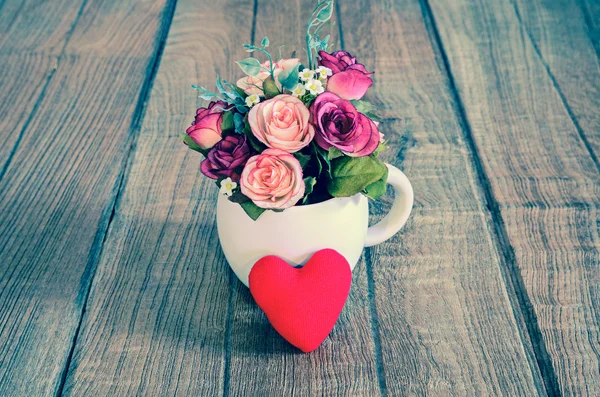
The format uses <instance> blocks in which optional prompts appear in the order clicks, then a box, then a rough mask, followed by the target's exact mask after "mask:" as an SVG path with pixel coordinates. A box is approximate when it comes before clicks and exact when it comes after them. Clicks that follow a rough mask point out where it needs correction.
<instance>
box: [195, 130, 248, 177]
mask: <svg viewBox="0 0 600 397" xmlns="http://www.w3.org/2000/svg"><path fill="white" fill-rule="evenodd" d="M251 154H252V150H251V149H250V146H249V145H248V138H247V137H246V135H243V134H235V135H228V136H226V137H224V138H223V139H222V140H221V141H219V142H217V144H216V145H215V146H213V148H212V149H211V150H210V152H208V155H207V157H206V159H204V161H202V164H200V171H202V173H203V174H204V175H206V176H207V177H209V178H212V179H219V178H220V177H224V178H231V180H232V181H234V182H239V181H240V175H241V173H242V169H243V168H244V165H246V162H247V161H248V159H249V158H250V156H251Z"/></svg>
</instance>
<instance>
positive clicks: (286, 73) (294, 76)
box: [277, 65, 300, 91]
mask: <svg viewBox="0 0 600 397" xmlns="http://www.w3.org/2000/svg"><path fill="white" fill-rule="evenodd" d="M299 67H300V65H296V66H294V67H293V68H291V69H287V70H283V71H281V73H279V75H278V76H277V80H279V82H280V83H281V86H282V87H283V88H287V89H288V90H290V91H291V90H293V89H294V87H296V85H298V68H299Z"/></svg>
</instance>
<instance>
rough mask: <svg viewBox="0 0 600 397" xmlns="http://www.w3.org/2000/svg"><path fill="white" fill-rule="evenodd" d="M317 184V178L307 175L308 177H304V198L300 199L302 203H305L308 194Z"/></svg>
mask: <svg viewBox="0 0 600 397" xmlns="http://www.w3.org/2000/svg"><path fill="white" fill-rule="evenodd" d="M316 184H317V178H315V177H314V176H309V177H308V178H304V198H303V199H302V204H306V201H307V200H308V195H309V194H311V193H312V192H313V190H314V188H315V185H316Z"/></svg>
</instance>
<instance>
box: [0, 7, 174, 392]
mask: <svg viewBox="0 0 600 397" xmlns="http://www.w3.org/2000/svg"><path fill="white" fill-rule="evenodd" d="M120 4H129V2H120ZM49 16H50V17H51V16H52V15H49ZM131 18H132V20H133V19H135V13H133V14H132V15H131ZM161 20H162V19H161V18H160V15H156V16H155V19H154V21H153V22H152V23H153V25H154V31H153V32H152V34H150V32H149V31H147V32H146V33H147V34H146V33H145V35H140V36H138V37H137V40H139V43H140V44H138V45H144V44H145V45H146V47H147V48H154V50H152V51H148V53H147V54H146V55H145V56H139V57H136V58H129V57H102V58H98V57H94V56H85V55H84V56H79V55H69V56H67V57H65V58H64V59H63V60H62V61H61V64H60V65H59V67H58V69H57V71H56V72H55V74H54V75H53V77H52V79H51V80H50V81H49V83H48V87H47V88H46V93H45V95H44V99H43V101H41V102H40V104H39V106H38V108H37V109H36V111H35V112H34V113H35V114H34V115H33V117H32V119H31V121H30V122H29V125H28V127H27V128H26V129H25V130H24V133H23V137H22V140H21V143H20V144H19V146H18V148H17V150H16V151H15V152H14V156H13V157H12V161H11V163H10V165H9V167H8V168H7V169H6V173H5V174H4V176H3V179H2V185H0V207H1V208H2V209H3V211H2V217H0V231H1V235H0V363H1V364H0V394H1V395H3V396H11V395H19V396H21V395H35V396H45V395H54V394H56V393H58V392H60V389H61V385H62V381H63V374H64V373H65V369H66V368H65V366H66V364H67V363H68V361H69V359H70V354H71V346H72V344H73V340H74V338H75V337H76V333H77V329H78V326H79V322H80V318H81V314H82V309H83V304H84V303H85V299H86V296H87V291H88V288H89V283H90V281H91V276H92V274H93V271H94V269H95V264H96V259H97V255H98V250H99V248H100V245H101V242H102V240H103V237H104V233H105V231H106V227H107V225H108V222H109V218H110V215H111V212H112V207H113V205H114V201H115V194H116V188H117V187H118V183H119V180H120V178H121V176H122V166H123V165H124V160H125V159H126V157H127V154H128V145H129V142H130V140H129V135H130V131H131V129H132V127H133V124H134V122H135V117H136V114H137V113H138V112H139V110H140V109H141V107H140V106H138V105H137V103H138V98H139V97H140V96H143V93H144V86H145V85H147V82H148V77H149V72H150V71H151V70H152V65H153V60H154V55H155V53H156V48H155V47H152V43H156V42H157V40H156V37H157V36H158V33H159V28H160V26H161V25H162V23H161ZM115 28H118V27H117V26H112V27H111V28H110V29H107V31H106V34H108V35H112V34H115V35H118V34H119V32H118V31H114V29H115ZM77 35H78V33H76V32H75V33H74V37H77Z"/></svg>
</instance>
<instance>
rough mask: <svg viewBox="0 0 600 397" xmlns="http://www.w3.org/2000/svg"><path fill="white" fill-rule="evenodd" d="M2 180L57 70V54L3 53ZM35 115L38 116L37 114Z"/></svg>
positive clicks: (0, 113) (0, 97)
mask: <svg viewBox="0 0 600 397" xmlns="http://www.w3.org/2000/svg"><path fill="white" fill-rule="evenodd" d="M0 63H2V68H0V87H2V89H1V90H0V180H2V175H3V174H4V171H5V166H6V165H7V163H8V162H9V161H10V157H11V153H12V152H13V150H14V149H15V145H17V143H18V141H19V139H20V137H21V136H22V133H23V131H22V130H23V128H26V126H27V125H28V123H29V122H30V121H31V117H32V112H33V111H34V109H35V107H36V104H37V103H38V100H39V98H40V96H41V95H42V93H43V92H44V87H45V86H46V84H47V82H48V79H49V78H50V77H51V76H52V74H53V72H54V67H55V66H56V57H54V56H47V55H38V54H32V53H29V54H13V55H0ZM33 117H35V116H33Z"/></svg>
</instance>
